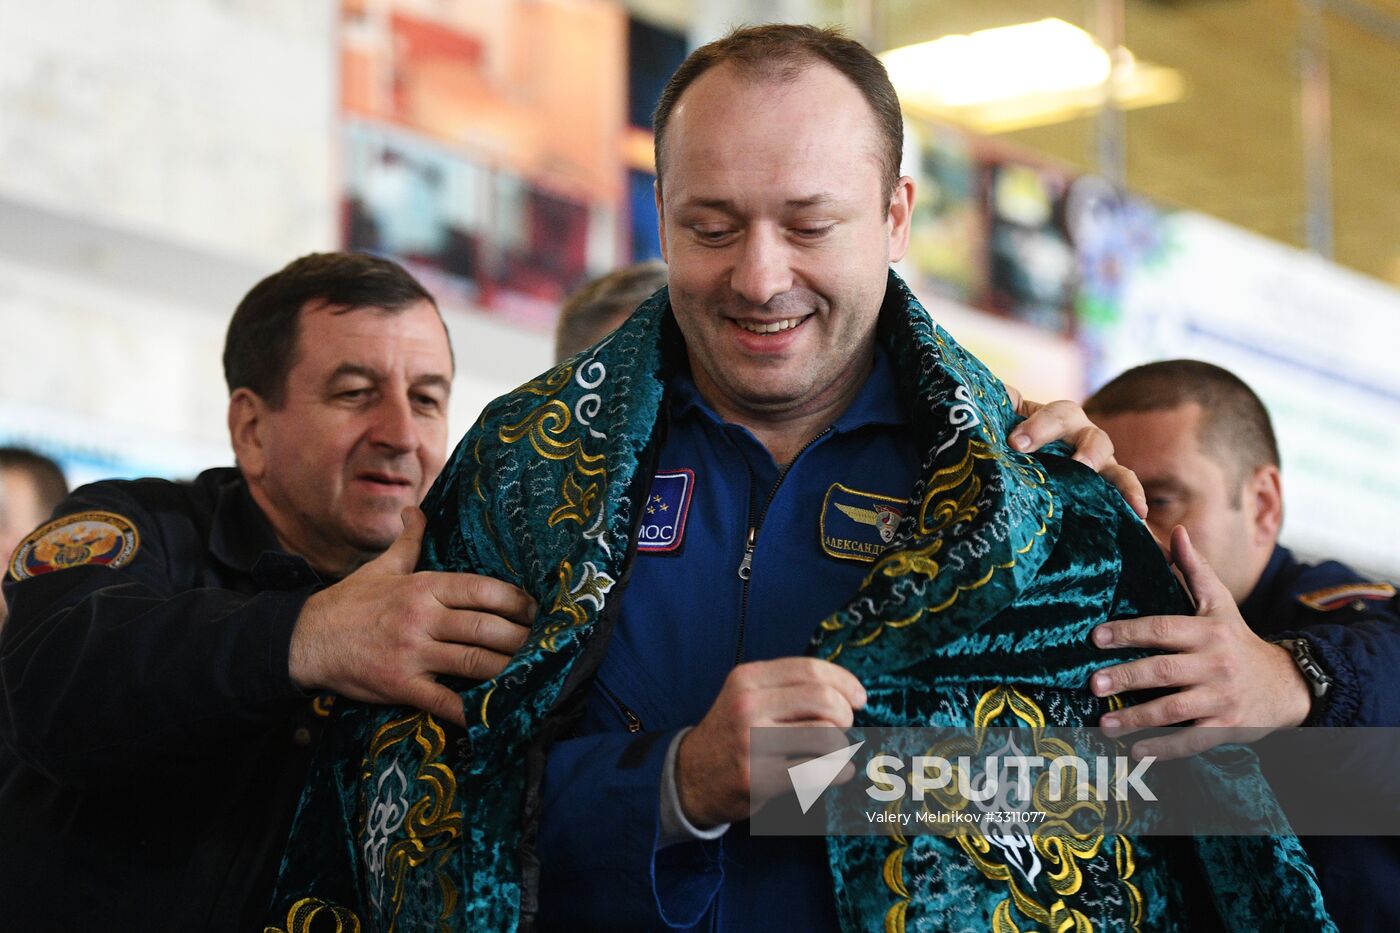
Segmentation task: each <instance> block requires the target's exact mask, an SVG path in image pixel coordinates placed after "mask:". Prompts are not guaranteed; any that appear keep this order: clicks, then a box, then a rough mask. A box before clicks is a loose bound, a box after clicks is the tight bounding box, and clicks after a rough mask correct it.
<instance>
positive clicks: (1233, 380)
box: [1084, 360, 1279, 486]
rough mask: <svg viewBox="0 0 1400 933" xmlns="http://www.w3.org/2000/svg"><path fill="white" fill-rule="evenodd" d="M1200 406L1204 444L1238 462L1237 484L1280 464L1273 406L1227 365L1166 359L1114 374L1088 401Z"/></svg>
mask: <svg viewBox="0 0 1400 933" xmlns="http://www.w3.org/2000/svg"><path fill="white" fill-rule="evenodd" d="M1192 403H1195V404H1197V405H1199V406H1201V425H1200V437H1199V438H1198V439H1199V440H1200V443H1201V448H1202V449H1203V450H1205V451H1207V452H1209V453H1211V454H1212V455H1214V456H1215V457H1216V458H1217V460H1218V461H1219V462H1220V463H1221V465H1222V466H1225V467H1226V468H1227V469H1228V468H1229V467H1231V466H1233V467H1234V468H1235V474H1236V482H1235V485H1236V486H1238V485H1240V484H1241V483H1243V482H1244V480H1245V478H1246V477H1248V476H1249V474H1250V473H1252V472H1254V471H1255V470H1256V469H1258V468H1259V467H1262V466H1278V465H1279V456H1278V440H1277V439H1276V438H1275V437H1274V426H1273V423H1272V422H1271V421H1270V420H1269V411H1268V409H1266V408H1265V407H1264V403H1263V402H1262V401H1260V400H1259V396H1258V395H1255V394H1254V390H1253V389H1251V388H1250V387H1249V386H1248V385H1246V384H1245V382H1244V380H1243V379H1241V378H1240V377H1239V376H1236V375H1235V374H1234V373H1232V372H1230V371H1229V370H1228V369H1222V368H1221V367H1219V366H1215V365H1213V364H1211V363H1204V362H1201V361H1200V360H1162V361H1160V362H1156V363H1147V364H1146V365H1143V366H1135V367H1133V368H1132V369H1129V370H1127V371H1126V372H1124V373H1122V374H1120V375H1118V376H1116V377H1114V378H1113V379H1111V380H1109V381H1108V382H1107V383H1106V384H1105V385H1104V386H1103V388H1101V389H1099V390H1098V391H1097V392H1095V393H1094V394H1093V395H1091V396H1089V398H1088V400H1087V401H1085V402H1084V411H1085V412H1087V413H1088V414H1089V415H1090V416H1091V417H1092V416H1094V415H1124V414H1133V413H1136V412H1148V411H1165V410H1168V409H1172V408H1179V407H1180V406H1182V405H1189V404H1192Z"/></svg>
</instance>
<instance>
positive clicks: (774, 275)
mask: <svg viewBox="0 0 1400 933" xmlns="http://www.w3.org/2000/svg"><path fill="white" fill-rule="evenodd" d="M790 260H791V257H790V255H789V248H788V244H787V243H786V242H785V241H784V240H783V238H782V235H781V233H779V232H778V231H776V230H767V229H765V228H763V227H761V226H755V227H752V228H750V229H749V231H748V232H747V234H746V235H745V237H744V239H743V242H742V243H741V244H740V246H739V252H738V255H737V256H736V257H735V260H734V269H733V271H732V272H731V273H730V279H729V285H730V288H732V289H733V290H734V292H735V293H736V294H738V295H739V296H740V297H742V298H743V299H744V300H745V301H747V302H748V303H749V304H751V305H766V304H767V303H768V302H769V301H770V300H772V299H773V298H776V297H777V296H779V295H782V294H785V293H787V292H789V291H791V290H792V266H791V262H790Z"/></svg>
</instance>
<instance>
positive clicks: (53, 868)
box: [0, 469, 325, 931]
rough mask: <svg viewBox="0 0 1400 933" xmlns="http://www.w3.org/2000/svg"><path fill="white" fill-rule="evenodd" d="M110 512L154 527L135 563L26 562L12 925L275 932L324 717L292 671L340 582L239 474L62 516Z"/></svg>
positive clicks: (1, 776)
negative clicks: (301, 625) (48, 565)
mask: <svg viewBox="0 0 1400 933" xmlns="http://www.w3.org/2000/svg"><path fill="white" fill-rule="evenodd" d="M94 511H99V512H105V513H109V514H111V515H115V516H119V517H120V518H122V519H125V520H126V521H127V522H129V523H130V525H131V526H132V527H133V528H134V530H135V533H136V536H137V547H136V550H135V552H134V554H131V555H130V559H129V561H128V562H126V563H125V564H124V565H123V566H120V567H116V568H115V569H114V567H112V566H102V565H100V564H97V563H88V564H83V565H79V566H71V567H68V568H67V569H62V570H54V571H52V572H48V573H43V574H42V575H35V576H30V577H28V578H27V579H24V580H22V581H19V582H16V581H15V580H14V579H13V577H12V576H11V575H8V574H7V579H6V583H5V595H6V598H7V599H8V600H9V603H10V617H9V620H8V621H7V622H6V623H5V627H4V629H3V631H0V687H3V692H2V693H0V701H2V702H0V927H2V928H4V929H6V930H142V931H152V930H182V931H183V930H238V931H246V930H254V929H261V928H262V920H263V918H264V916H265V909H266V902H267V899H268V898H269V896H270V894H271V888H272V881H273V878H274V873H275V871H276V868H277V864H278V861H279V860H280V858H281V854H282V850H283V847H284V845H285V842H286V835H287V831H288V827H289V825H290V822H291V815H292V808H293V807H294V806H295V805H296V800H297V796H298V793H299V792H300V789H301V785H302V783H303V781H304V780H305V773H306V769H307V766H308V764H309V761H310V753H311V746H312V744H313V742H314V739H315V737H316V736H317V735H318V734H319V732H320V729H321V723H322V722H323V721H324V710H325V706H324V705H323V704H313V698H311V697H309V696H307V695H306V694H304V693H303V692H302V691H300V690H299V689H297V687H296V686H295V685H294V684H292V683H291V681H290V679H289V676H288V673H287V651H288V645H289V643H290V639H291V631H292V626H293V624H294V623H295V622H296V618H297V615H298V614H299V613H300V612H301V607H302V604H303V603H305V601H306V599H307V597H308V596H310V595H311V593H312V592H314V591H315V590H316V589H317V588H318V587H319V586H320V581H319V580H318V579H317V577H316V575H315V573H314V572H313V571H312V570H311V568H310V566H309V565H308V564H307V563H306V562H305V561H304V560H302V559H301V558H300V557H294V556H291V555H289V554H286V553H283V552H281V550H280V549H279V546H278V543H277V540H276V538H275V537H274V535H273V532H272V529H271V527H270V526H269V525H268V523H267V520H266V519H265V518H264V517H263V515H262V512H261V511H260V510H259V509H258V508H257V506H256V505H255V504H254V503H253V500H252V498H251V497H250V496H249V494H248V491H247V487H246V486H245V485H244V483H243V480H242V477H241V476H240V475H239V473H238V471H237V470H233V469H216V470H209V471H206V472H204V473H202V474H200V476H199V477H198V478H197V479H196V480H195V481H194V482H193V483H170V482H166V481H164V480H149V479H148V480H137V481H133V482H117V481H113V482H103V483H96V484H94V485H91V486H85V487H83V488H81V489H78V490H77V491H75V492H74V493H73V494H72V495H71V496H69V497H68V498H67V499H66V500H64V502H63V503H62V504H61V505H60V506H59V507H58V509H57V511H56V512H55V513H54V514H55V515H57V516H68V515H75V514H77V513H82V512H94ZM318 713H319V714H318Z"/></svg>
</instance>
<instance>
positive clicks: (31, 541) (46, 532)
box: [10, 512, 141, 580]
mask: <svg viewBox="0 0 1400 933" xmlns="http://www.w3.org/2000/svg"><path fill="white" fill-rule="evenodd" d="M140 545H141V536H140V535H138V534H137V533H136V526H135V525H133V524H132V523H131V522H130V521H129V520H128V519H126V518H124V517H123V516H121V515H118V514H116V513H115V512H77V513H75V514H73V515H65V516H63V517H62V518H57V519H54V520H53V521H51V522H49V523H48V524H47V525H41V526H40V527H39V528H36V529H35V530H34V531H33V532H31V533H30V535H29V537H27V538H25V539H24V540H23V541H22V542H20V545H19V547H18V548H16V549H15V554H14V557H13V558H11V560H10V576H12V577H14V578H15V579H16V580H27V579H29V578H30V577H37V576H39V575H40V574H44V573H53V572H54V571H55V570H67V569H68V568H69V567H81V566H83V565H84V564H101V565H102V566H104V567H112V568H117V567H121V566H124V565H126V564H129V563H130V562H131V559H132V558H133V557H135V556H136V549H137V548H138V547H140Z"/></svg>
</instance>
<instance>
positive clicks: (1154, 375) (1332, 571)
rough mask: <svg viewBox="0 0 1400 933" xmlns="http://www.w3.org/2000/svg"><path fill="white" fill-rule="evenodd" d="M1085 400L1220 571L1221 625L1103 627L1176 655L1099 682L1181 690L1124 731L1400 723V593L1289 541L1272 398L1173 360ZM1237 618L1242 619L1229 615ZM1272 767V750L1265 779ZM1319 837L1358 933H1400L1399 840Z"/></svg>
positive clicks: (1160, 528)
mask: <svg viewBox="0 0 1400 933" xmlns="http://www.w3.org/2000/svg"><path fill="white" fill-rule="evenodd" d="M1084 407H1085V409H1086V410H1087V411H1088V412H1089V414H1090V415H1091V416H1092V417H1093V418H1094V419H1095V420H1096V422H1097V423H1098V424H1099V425H1100V426H1101V427H1102V428H1103V429H1104V430H1106V431H1107V432H1108V434H1109V436H1110V437H1111V438H1112V439H1113V442H1114V445H1115V448H1116V451H1117V454H1118V457H1119V459H1120V461H1121V462H1122V463H1123V464H1124V465H1126V466H1128V467H1129V468H1131V469H1133V470H1134V471H1136V472H1137V474H1138V477H1139V478H1140V479H1141V480H1142V482H1143V486H1144V487H1145V490H1146V493H1147V501H1148V508H1149V511H1148V516H1147V521H1148V524H1149V525H1151V526H1152V528H1153V530H1154V531H1155V532H1156V533H1157V535H1158V537H1159V539H1161V540H1164V541H1165V540H1166V539H1167V537H1168V536H1169V535H1170V534H1171V533H1172V529H1173V528H1174V527H1175V526H1176V525H1183V526H1185V527H1186V529H1187V530H1188V531H1189V532H1190V535H1191V540H1192V541H1193V542H1195V544H1196V547H1197V549H1198V550H1199V551H1200V553H1201V555H1202V556H1204V557H1205V558H1206V560H1207V561H1208V562H1209V565H1210V567H1209V568H1204V567H1198V568H1197V570H1196V574H1197V576H1198V577H1210V578H1211V579H1210V580H1208V581H1205V594H1204V595H1205V598H1204V599H1203V600H1202V611H1203V613H1204V612H1209V613H1210V614H1211V615H1212V618H1210V619H1203V618H1199V617H1198V618H1186V617H1167V618H1165V619H1159V620H1135V621H1127V622H1113V623H1109V624H1108V625H1106V626H1103V627H1102V628H1101V629H1100V632H1099V633H1096V641H1099V643H1100V644H1101V645H1104V646H1108V645H1114V646H1119V645H1124V644H1133V645H1149V646H1152V647H1157V648H1161V649H1164V650H1165V651H1167V652H1169V653H1167V654H1163V655H1159V656H1157V657H1153V658H1149V659H1146V660H1142V661H1136V662H1133V663H1131V664H1125V665H1119V666H1115V667H1110V668H1107V669H1105V670H1103V671H1100V672H1099V673H1098V674H1096V675H1095V677H1096V680H1097V678H1103V681H1102V683H1098V682H1096V683H1095V685H1094V689H1095V692H1098V693H1100V694H1101V695H1106V694H1110V693H1118V692H1120V691H1122V690H1128V689H1145V688H1170V689H1171V691H1172V692H1170V693H1169V694H1167V695H1166V696H1164V697H1162V698H1160V699H1157V700H1155V701H1153V702H1150V703H1144V704H1142V705H1140V706H1136V707H1132V708H1130V709H1128V710H1124V711H1123V712H1122V714H1121V720H1122V722H1121V723H1120V726H1121V728H1122V729H1123V730H1124V731H1131V730H1134V729H1140V728H1144V727H1148V726H1159V725H1172V724H1175V723H1177V722H1182V721H1186V720H1194V721H1196V722H1197V723H1199V724H1201V725H1220V726H1261V727H1265V728H1282V727H1287V726H1297V725H1303V724H1306V725H1316V726H1395V725H1400V678H1397V677H1396V676H1395V671H1396V670H1400V599H1397V595H1396V589H1395V587H1394V586H1392V585H1390V584H1389V583H1381V582H1375V581H1372V580H1369V579H1367V578H1366V577H1364V576H1362V575H1361V574H1358V573H1357V572H1356V571H1354V570H1352V569H1351V568H1349V567H1347V566H1345V565H1343V564H1340V563H1338V562H1336V561H1327V562H1325V563H1320V564H1306V563H1303V562H1301V561H1299V560H1297V559H1296V558H1294V556H1293V555H1292V554H1291V553H1289V551H1288V549H1287V548H1283V547H1280V546H1279V545H1278V543H1277V542H1278V534H1279V529H1280V527H1281V525H1282V523H1283V482H1282V478H1281V475H1280V471H1279V456H1278V447H1277V444H1276V442H1275V440H1274V432H1273V427H1272V425H1271V424H1270V421H1269V415H1268V412H1267V411H1266V410H1265V409H1264V406H1263V404H1262V403H1261V402H1260V401H1259V398H1258V396H1256V395H1255V394H1254V392H1252V391H1251V390H1250V388H1249V387H1248V386H1247V385H1245V384H1244V382H1242V381H1241V380H1240V379H1239V378H1238V377H1236V376H1235V375H1233V374H1232V373H1230V372H1228V371H1226V370H1224V369H1221V368H1220V367H1218V366H1212V365H1211V364H1209V363H1202V362H1198V361H1195V360H1169V361H1165V362H1158V363H1151V364H1148V365H1146V366H1139V367H1136V368H1134V369H1130V370H1128V371H1127V372H1125V373H1123V374H1122V375H1120V376H1118V377H1117V378H1115V379H1113V380H1112V381H1111V382H1109V383H1108V384H1107V385H1105V386H1104V387H1103V388H1102V389H1100V390H1099V391H1098V392H1097V393H1095V394H1094V395H1093V397H1091V398H1090V399H1089V400H1088V401H1087V402H1086V403H1085V405H1084ZM1211 568H1213V570H1214V573H1213V574H1212V573H1211ZM1215 575H1218V580H1217V579H1214V577H1215ZM1194 589H1195V592H1197V594H1198V595H1201V594H1202V589H1201V588H1200V587H1194ZM1235 605H1238V609H1237V610H1235V609H1234V606H1235ZM1226 609H1229V610H1233V611H1232V612H1230V613H1229V614H1228V615H1229V617H1228V618H1227V613H1226V612H1225V611H1224V610H1226ZM1154 626H1155V627H1156V630H1155V631H1154V630H1153V627H1154ZM1100 639H1102V640H1100ZM1156 741H1161V740H1156ZM1168 741H1170V740H1168ZM1142 744H1143V745H1152V744H1153V743H1151V742H1144V743H1142ZM1162 747H1163V746H1157V747H1156V749H1161V748H1162ZM1167 747H1168V748H1169V747H1170V746H1167ZM1154 750H1155V749H1154ZM1269 764H1270V761H1269V759H1268V756H1267V754H1266V755H1265V766H1266V773H1267V770H1268V766H1269ZM1305 843H1306V847H1307V849H1308V853H1309V855H1310V856H1311V857H1312V858H1313V861H1314V863H1315V865H1316V867H1317V871H1318V876H1319V878H1320V879H1321V881H1322V888H1323V893H1324V895H1325V896H1326V899H1327V906H1328V908H1329V909H1330V910H1331V912H1332V916H1333V918H1334V919H1336V920H1337V922H1338V924H1339V925H1340V926H1341V928H1342V929H1343V930H1394V929H1396V928H1397V927H1400V905H1397V903H1396V901H1395V899H1394V898H1393V897H1392V896H1391V892H1392V891H1393V889H1394V886H1395V884H1396V883H1397V882H1400V840H1397V839H1395V838H1347V837H1329V838H1311V839H1307V840H1305Z"/></svg>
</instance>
